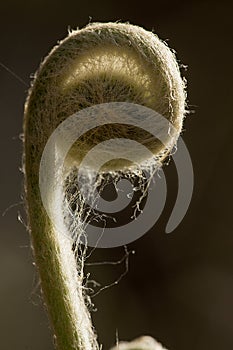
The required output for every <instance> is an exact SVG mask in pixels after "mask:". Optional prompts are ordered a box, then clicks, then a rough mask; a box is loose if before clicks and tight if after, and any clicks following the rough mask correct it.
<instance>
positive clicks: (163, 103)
mask: <svg viewBox="0 0 233 350" xmlns="http://www.w3.org/2000/svg"><path fill="white" fill-rule="evenodd" d="M106 102H132V103H136V104H140V105H144V106H146V107H149V108H151V109H153V110H155V111H157V112H158V113H160V114H162V115H163V116H164V117H166V118H167V119H168V120H169V121H170V122H171V123H172V124H173V125H174V127H175V128H176V129H177V135H179V133H180V131H181V129H182V121H183V117H184V114H185V92H184V82H183V80H182V79H181V76H180V72H179V68H178V65H177V62H176V59H175V56H174V54H173V53H172V52H171V51H170V49H169V48H168V47H167V45H166V44H164V43H163V42H161V41H160V40H159V39H158V37H157V36H156V35H154V34H153V33H150V32H147V31H145V30H144V29H142V28H140V27H137V26H133V25H129V24H121V23H106V24H102V23H94V24H90V25H88V26H87V27H85V28H83V29H81V30H76V31H72V32H71V33H69V35H68V37H67V38H66V39H64V40H63V41H62V42H60V43H59V45H58V46H56V47H54V48H53V49H52V51H51V52H50V54H49V55H48V56H47V57H46V58H45V60H44V61H43V63H42V64H41V65H40V67H39V69H38V71H37V73H36V74H35V78H34V80H33V82H32V86H31V89H30V91H29V94H28V98H27V101H26V104H25V114H24V138H25V140H24V172H25V196H26V203H27V212H28V221H29V229H30V233H31V239H32V247H33V252H34V258H35V263H36V266H37V269H38V273H39V277H40V281H41V288H42V292H43V295H44V300H45V303H46V306H47V310H48V314H49V317H50V320H51V325H52V327H53V332H54V336H55V344H56V347H57V348H58V349H59V350H95V349H98V344H97V340H96V335H95V332H94V330H93V327H92V323H91V317H90V314H89V312H88V309H87V306H86V305H85V301H84V300H85V298H84V292H83V286H82V282H83V281H82V276H83V272H82V264H81V265H80V264H77V260H76V258H75V256H74V253H73V251H72V242H71V240H70V239H69V238H67V237H65V235H64V237H63V236H62V235H60V234H58V232H56V230H55V228H54V225H53V223H52V222H51V221H50V219H49V217H48V215H47V213H46V211H45V209H44V207H43V204H42V200H41V196H40V189H39V167H40V160H41V156H42V153H43V150H44V147H45V145H46V142H47V140H48V139H49V137H50V136H51V134H52V132H53V131H54V130H55V129H56V128H57V126H58V125H59V124H60V123H61V122H62V121H64V120H65V119H66V118H67V117H69V116H70V115H72V114H73V113H76V112H78V111H79V110H81V109H84V108H87V107H90V106H93V105H96V104H99V103H106ZM114 137H124V138H132V137H134V139H136V140H137V141H138V142H140V143H142V144H144V145H146V146H147V147H148V148H150V150H152V152H153V153H154V154H155V155H161V156H163V155H164V154H165V153H167V152H168V151H169V150H167V149H166V150H165V149H164V147H163V145H162V144H161V143H160V142H159V140H157V139H155V138H153V139H152V138H151V135H148V133H147V132H146V131H143V130H139V129H137V128H133V127H130V126H129V127H127V126H126V125H124V126H121V125H118V126H117V127H116V126H113V125H104V126H103V127H99V128H95V130H92V131H91V132H89V133H87V134H85V135H84V136H82V137H81V138H80V139H79V140H77V142H75V144H74V145H73V146H72V148H71V150H70V152H69V155H68V158H69V162H70V163H71V164H72V162H74V163H75V164H76V165H77V164H79V162H80V161H81V159H82V158H83V156H84V155H85V153H86V152H87V151H88V150H90V149H91V148H92V147H93V146H95V145H96V144H98V143H100V142H102V141H104V140H106V139H109V138H114ZM124 166H127V164H123V163H121V162H120V161H119V162H118V163H117V162H115V163H114V162H113V163H109V164H108V166H107V169H106V171H108V170H111V169H116V168H117V169H121V168H123V167H124ZM64 181H65V179H64ZM61 186H62V184H61ZM48 195H49V194H48ZM79 259H82V257H79Z"/></svg>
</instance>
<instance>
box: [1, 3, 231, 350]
mask: <svg viewBox="0 0 233 350" xmlns="http://www.w3.org/2000/svg"><path fill="white" fill-rule="evenodd" d="M0 16H1V17H0V38H1V40H0V62H2V63H4V64H5V65H7V66H8V67H9V68H11V69H12V70H13V71H14V72H15V73H17V74H18V75H19V76H20V77H22V78H23V80H25V82H26V84H29V82H30V74H31V73H33V72H35V70H36V68H37V67H38V64H39V63H40V61H41V58H42V57H44V56H45V55H46V54H47V53H48V51H49V50H50V49H51V48H52V46H53V45H54V44H55V43H56V41H57V40H59V39H62V38H63V37H65V36H66V33H67V28H68V26H70V27H71V28H76V27H77V26H79V27H82V26H83V25H85V24H87V23H88V22H89V16H90V17H91V18H92V21H109V20H113V21H115V20H122V21H126V20H127V21H130V22H131V23H135V24H138V25H141V26H143V27H145V28H147V29H152V28H154V30H155V32H156V33H157V34H158V35H159V36H160V37H161V38H162V39H169V41H168V43H169V45H170V46H171V47H172V48H174V49H175V50H176V51H177V53H178V58H179V60H180V61H181V62H182V63H184V64H187V65H188V70H187V72H185V76H186V78H187V79H188V97H189V105H190V106H191V107H190V108H191V109H193V110H195V113H194V114H192V115H190V116H189V117H188V118H187V120H186V122H185V129H186V131H185V133H184V135H183V138H184V140H185V142H186V145H187V146H188V149H189V151H190V154H191V157H192V161H193V166H194V172H195V190H194V195H193V200H192V203H191V205H190V208H189V211H188V213H187V215H186V216H185V218H184V220H183V222H182V223H181V224H180V226H179V227H178V228H177V229H176V230H175V231H174V232H173V233H172V234H170V235H166V234H165V233H164V229H165V226H166V222H167V220H168V218H169V214H170V212H171V210H172V207H173V206H174V200H175V195H176V191H177V177H176V172H175V168H174V165H173V164H171V165H170V166H169V167H166V168H165V173H166V177H167V182H168V198H167V202H166V207H165V210H164V212H163V215H162V216H161V218H160V220H159V221H158V222H157V224H156V225H155V227H154V228H153V229H151V231H150V232H149V233H148V234H146V235H145V236H143V237H142V238H141V239H140V240H138V241H136V242H134V243H133V244H131V245H130V246H129V249H134V250H135V251H136V254H135V255H132V256H130V261H129V262H130V269H129V272H128V274H127V276H126V277H125V278H124V279H122V281H121V282H120V284H119V285H118V286H115V287H112V288H109V289H107V290H105V291H103V292H102V293H101V294H100V295H99V296H97V297H96V298H94V299H93V302H94V303H95V306H96V308H97V311H96V312H94V313H93V318H94V323H95V326H96V329H97V331H98V334H99V340H100V342H101V343H103V345H104V349H108V348H109V347H110V346H111V345H113V344H114V342H115V338H116V329H117V330H118V334H119V338H120V339H132V338H134V337H137V336H139V335H141V334H150V335H152V336H154V337H155V338H157V339H158V340H160V341H161V342H162V343H163V344H164V346H166V347H167V348H168V349H169V350H187V349H189V350H209V349H211V350H219V349H221V350H229V349H232V348H233V232H232V227H233V224H232V196H233V189H232V175H231V171H232V131H233V121H232V111H231V105H230V103H231V99H230V94H231V93H232V82H231V79H232V55H231V54H232V31H231V29H232V13H231V7H230V2H226V1H220V2H217V1H195V2H194V1H191V2H188V1H187V2H182V1H180V2H176V1H171V2H168V1H164V2H163V1H156V0H155V1H151V2H146V1H142V2H138V3H136V2H135V1H134V2H131V1H118V2H117V1H112V2H111V1H92V2H91V1H85V2H79V1H69V0H67V1H48V2H47V1H44V0H40V1H39V0H38V1H35V0H30V1H29V0H25V1H9V2H5V1H1V4H0ZM26 91H27V87H26V86H24V85H23V84H22V83H20V82H19V81H17V80H16V78H15V77H13V76H12V75H11V74H10V73H9V72H7V71H6V70H4V69H2V68H1V67H0V112H1V114H0V118H1V119H0V120H1V147H0V150H1V160H2V161H1V171H0V176H1V178H0V186H1V201H0V214H2V213H3V212H4V210H5V209H6V208H8V207H9V206H11V205H14V204H17V206H14V207H13V208H11V209H9V210H8V212H7V213H6V214H5V215H4V216H0V226H1V231H0V349H2V350H13V349H17V350H39V349H40V350H41V349H43V350H51V349H53V345H52V338H51V333H50V331H49V329H48V321H47V318H46V314H45V312H44V311H43V307H42V302H41V299H40V293H39V288H38V285H37V278H36V275H35V271H34V268H33V266H32V257H31V252H30V248H29V237H28V234H27V232H26V229H25V227H24V226H23V225H22V224H20V223H19V222H18V220H17V213H18V212H20V213H21V214H22V215H24V214H23V213H24V209H23V205H22V204H20V202H21V194H22V182H23V178H22V174H21V173H20V171H19V167H20V166H21V155H22V144H21V141H20V139H19V134H20V133H21V132H22V115H23V104H24V100H25V97H26ZM123 255H124V250H123V248H119V249H110V250H98V251H96V252H95V253H94V254H93V256H92V258H91V259H90V261H92V260H93V261H103V260H106V259H108V260H109V259H110V260H117V259H120V257H122V256H123ZM87 270H89V271H91V277H92V278H94V279H96V280H97V281H99V282H101V283H102V285H106V284H109V283H111V282H112V281H114V280H116V279H117V278H118V277H119V275H120V274H121V273H122V272H123V271H124V265H119V266H98V267H92V268H89V269H87Z"/></svg>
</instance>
